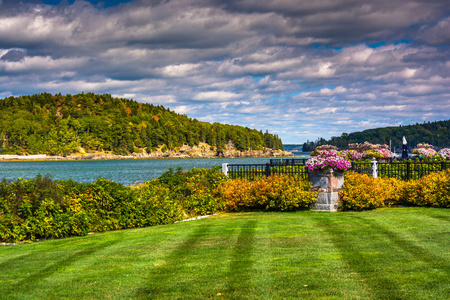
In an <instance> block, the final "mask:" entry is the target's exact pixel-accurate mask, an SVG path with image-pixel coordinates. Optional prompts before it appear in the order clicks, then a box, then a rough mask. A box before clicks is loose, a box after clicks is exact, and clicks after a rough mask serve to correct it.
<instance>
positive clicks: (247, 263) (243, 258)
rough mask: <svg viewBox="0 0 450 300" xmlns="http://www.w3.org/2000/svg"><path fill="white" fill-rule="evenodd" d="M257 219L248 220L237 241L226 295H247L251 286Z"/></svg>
mask: <svg viewBox="0 0 450 300" xmlns="http://www.w3.org/2000/svg"><path fill="white" fill-rule="evenodd" d="M255 227H256V221H254V220H253V221H248V222H246V223H245V224H244V225H243V226H242V228H241V232H240V233H239V236H238V238H237V241H236V245H235V246H234V249H233V254H232V258H231V262H230V267H229V273H228V276H227V278H228V283H227V291H226V294H225V295H227V296H228V295H232V294H234V293H237V294H239V295H243V294H244V295H245V290H248V289H249V288H250V287H251V282H250V279H251V277H252V274H251V272H252V266H253V260H252V254H253V245H254V236H255Z"/></svg>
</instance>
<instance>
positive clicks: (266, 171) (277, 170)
mask: <svg viewBox="0 0 450 300" xmlns="http://www.w3.org/2000/svg"><path fill="white" fill-rule="evenodd" d="M306 160H307V159H295V158H293V159H271V160H270V163H267V164H228V177H229V178H232V179H233V178H246V179H255V178H259V177H267V176H270V175H272V174H288V175H292V176H299V177H300V178H302V179H305V180H309V172H308V169H307V168H306V167H305V162H306ZM445 169H450V161H442V162H422V161H420V160H416V161H411V160H406V161H391V162H377V176H378V177H390V178H397V179H400V180H406V181H409V180H416V179H420V178H421V177H423V176H425V175H428V174H430V173H432V172H436V171H441V170H445ZM352 170H353V171H354V172H357V173H360V174H367V175H371V174H372V171H371V170H372V169H371V163H370V162H365V163H358V162H352Z"/></svg>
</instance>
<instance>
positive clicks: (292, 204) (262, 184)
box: [216, 175, 317, 211]
mask: <svg viewBox="0 0 450 300" xmlns="http://www.w3.org/2000/svg"><path fill="white" fill-rule="evenodd" d="M216 196H217V197H220V198H221V199H222V201H223V202H224V203H225V206H226V209H227V210H228V211H239V210H245V209H266V210H283V211H285V210H295V209H302V208H303V209H304V208H307V207H308V206H309V205H310V204H311V203H312V202H314V201H316V200H317V193H316V192H311V183H310V182H309V181H305V180H299V179H298V178H295V177H293V176H287V175H273V176H270V177H267V178H266V177H264V178H258V179H256V180H252V181H250V180H246V179H232V180H229V181H228V182H227V183H224V184H223V185H222V186H220V187H219V188H218V190H217V191H216Z"/></svg>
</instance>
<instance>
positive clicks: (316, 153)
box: [310, 149, 338, 156]
mask: <svg viewBox="0 0 450 300" xmlns="http://www.w3.org/2000/svg"><path fill="white" fill-rule="evenodd" d="M337 153H338V152H337V150H334V149H329V150H318V149H315V150H314V151H313V152H311V154H310V156H330V155H336V154H337Z"/></svg>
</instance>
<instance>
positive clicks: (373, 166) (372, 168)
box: [370, 157, 378, 178]
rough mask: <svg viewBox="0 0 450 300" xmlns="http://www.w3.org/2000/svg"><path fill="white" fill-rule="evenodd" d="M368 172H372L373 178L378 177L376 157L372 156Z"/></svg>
mask: <svg viewBox="0 0 450 300" xmlns="http://www.w3.org/2000/svg"><path fill="white" fill-rule="evenodd" d="M370 164H371V165H370V172H371V173H372V177H373V178H377V177H378V166H377V159H376V158H375V157H373V158H372V161H371V162H370Z"/></svg>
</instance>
